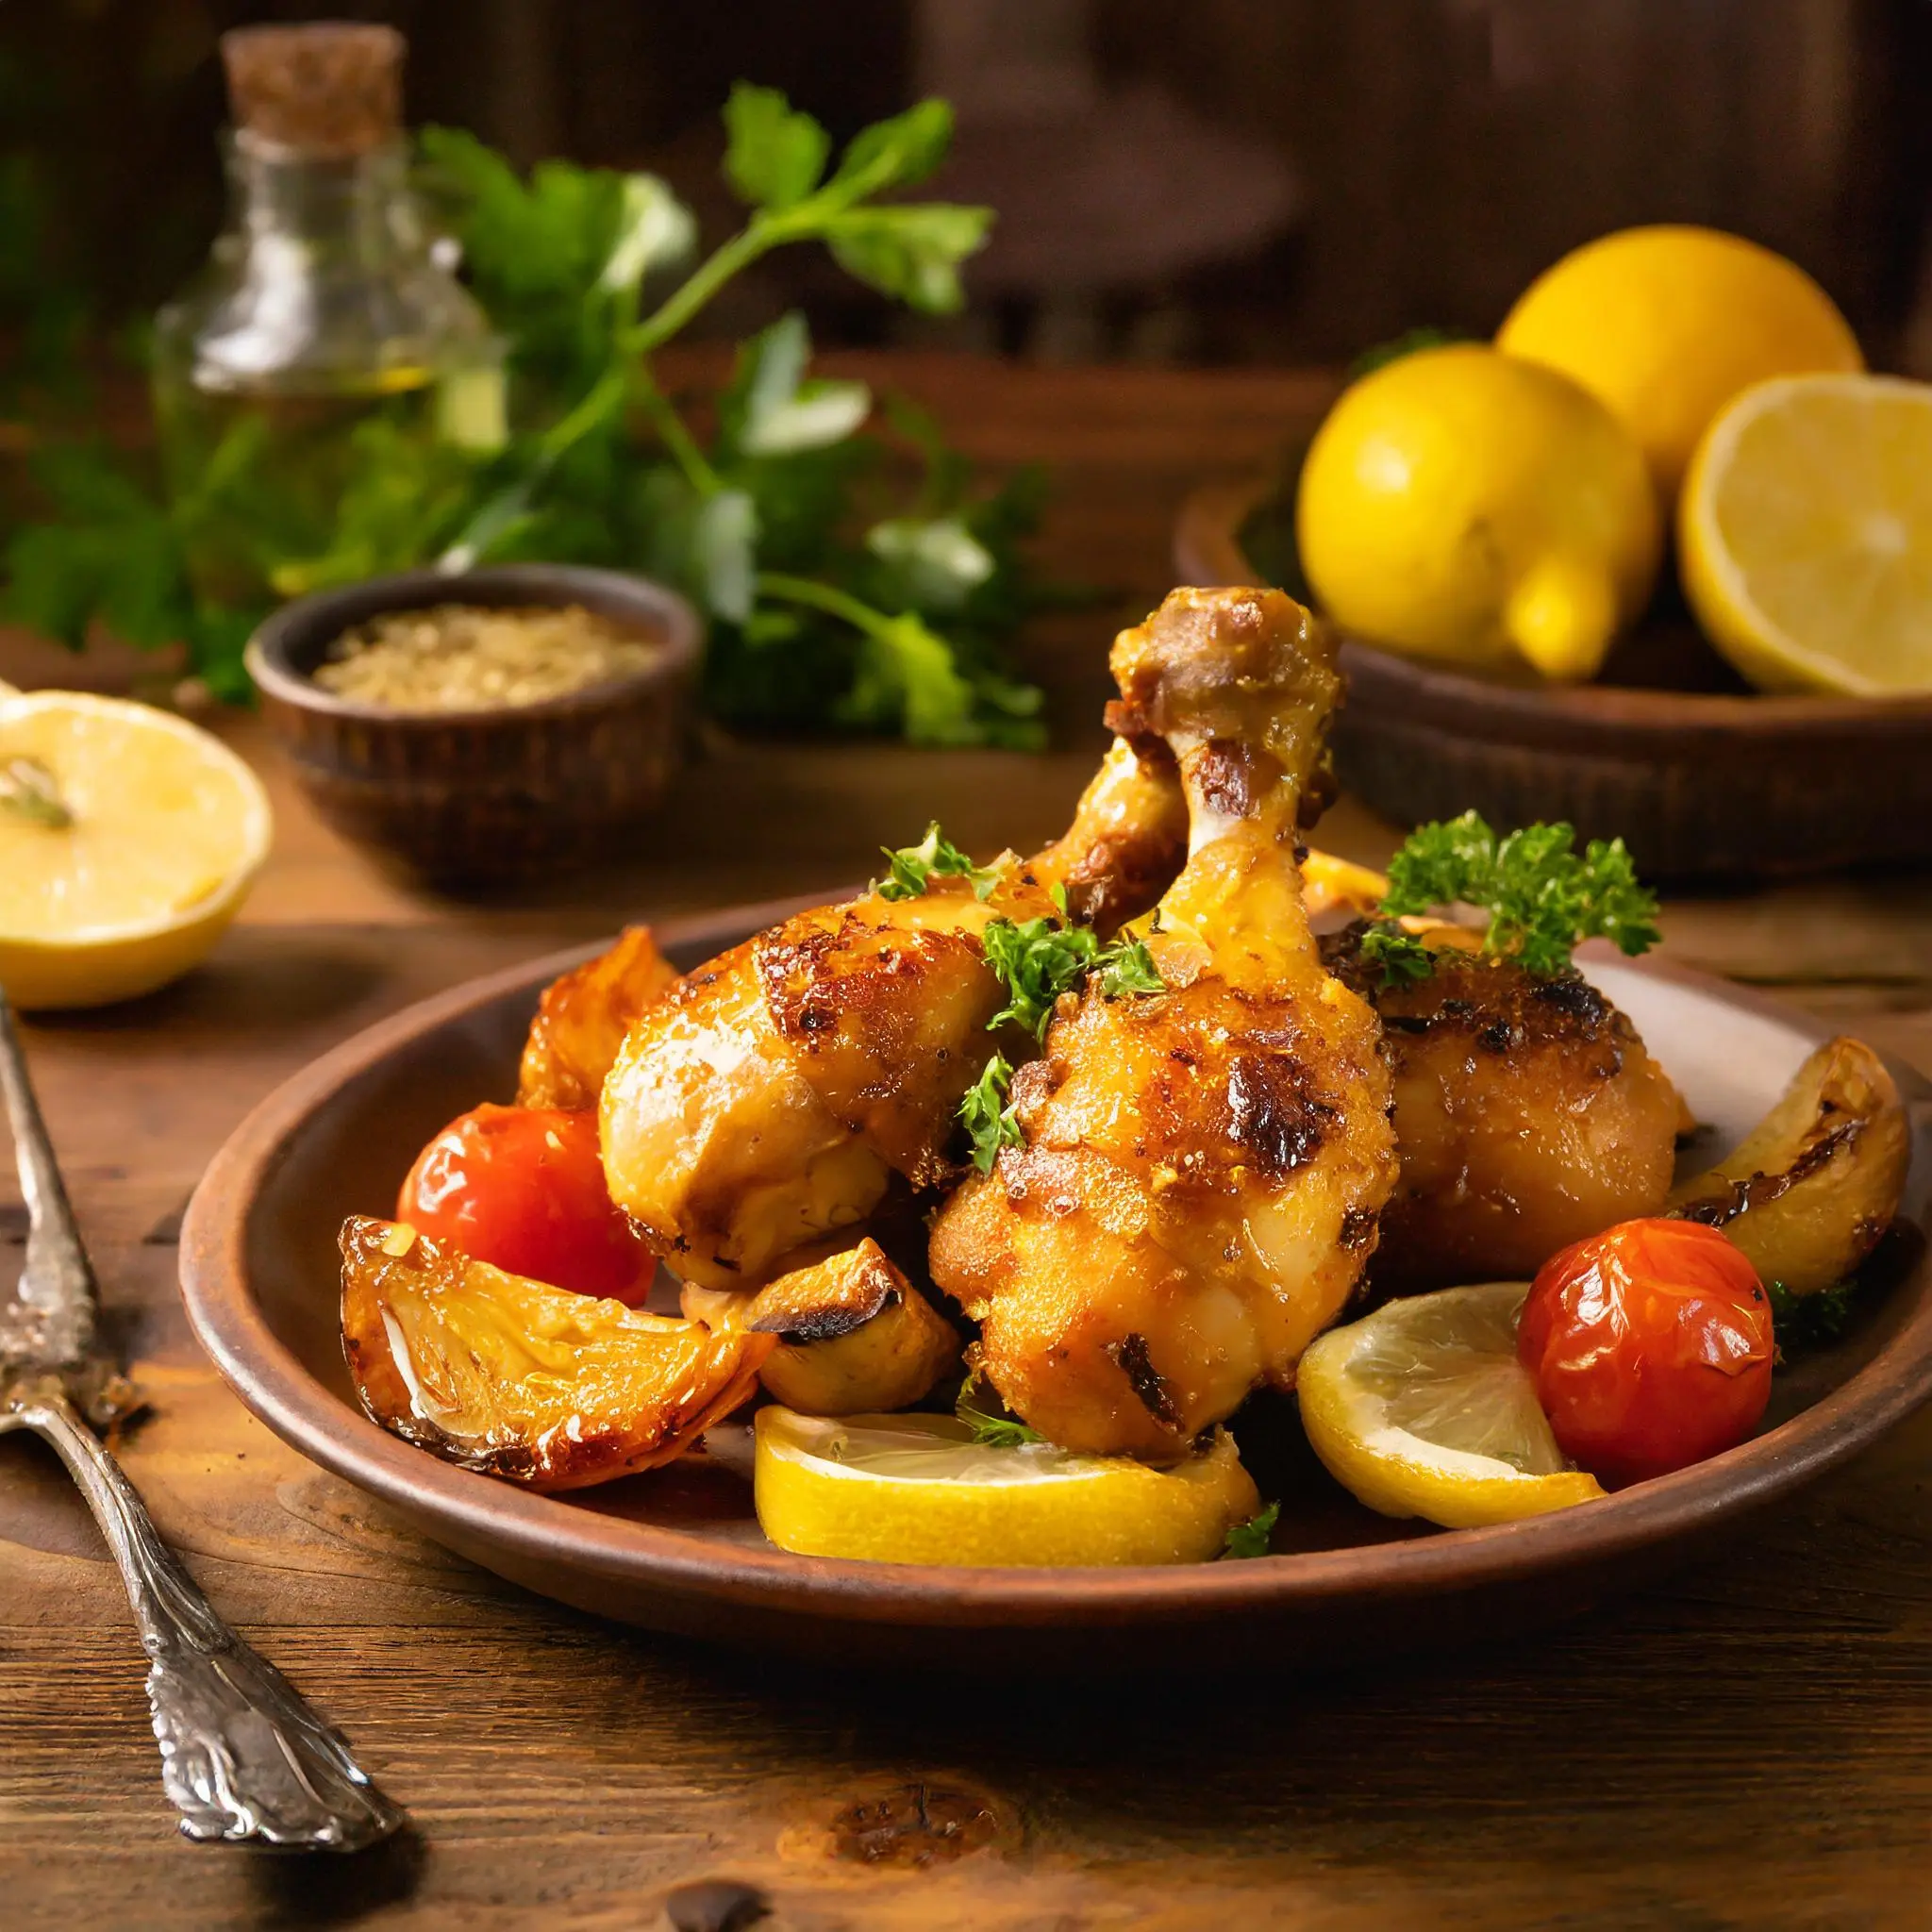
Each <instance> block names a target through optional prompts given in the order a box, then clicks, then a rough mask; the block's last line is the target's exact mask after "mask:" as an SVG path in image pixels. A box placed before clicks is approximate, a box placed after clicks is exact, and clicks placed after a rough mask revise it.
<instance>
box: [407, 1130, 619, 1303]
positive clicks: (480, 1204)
mask: <svg viewBox="0 0 1932 1932" xmlns="http://www.w3.org/2000/svg"><path fill="white" fill-rule="evenodd" d="M396 1219H397V1220H398V1221H407V1222H408V1224H409V1225H410V1226H411V1227H413V1228H415V1229H416V1230H417V1231H418V1232H419V1233H422V1234H426V1235H430V1236H433V1237H436V1238H438V1239H440V1240H443V1241H449V1242H450V1243H451V1244H452V1245H453V1246H455V1247H457V1248H459V1249H460V1250H461V1251H462V1252H463V1253H464V1254H466V1255H468V1256H470V1257H472V1258H473V1259H475V1260H478V1261H489V1262H491V1263H492V1264H493V1265H494V1266H496V1267H498V1268H505V1269H508V1271H509V1273H510V1274H527V1275H528V1276H530V1278H531V1279H532V1280H535V1281H546V1282H548V1283H549V1284H550V1285H551V1287H553V1288H569V1289H575V1291H577V1292H578V1293H579V1294H596V1295H614V1296H615V1297H616V1298H617V1299H618V1300H619V1301H624V1302H630V1303H632V1304H636V1303H638V1302H641V1301H642V1300H643V1298H644V1294H645V1291H647V1290H648V1288H649V1287H650V1284H651V1276H652V1274H653V1273H654V1272H655V1270H656V1265H657V1264H656V1262H655V1261H654V1259H653V1257H652V1256H651V1252H650V1250H649V1249H648V1248H646V1247H645V1246H644V1243H643V1241H642V1240H641V1237H640V1236H639V1234H638V1232H637V1230H636V1229H635V1228H634V1227H633V1226H632V1225H631V1224H630V1222H629V1221H628V1220H627V1219H626V1218H625V1214H624V1212H623V1210H622V1209H621V1208H618V1207H617V1206H616V1204H615V1203H614V1202H612V1200H611V1198H610V1191H609V1189H608V1187H606V1185H605V1182H604V1160H603V1157H602V1155H601V1154H599V1152H598V1149H597V1116H596V1115H595V1114H594V1113H565V1112H563V1111H562V1110H561V1109H560V1108H547V1107H494V1106H491V1107H479V1108H475V1109H474V1110H473V1111H472V1112H469V1113H466V1114H464V1115H462V1116H461V1118H460V1119H458V1120H454V1121H452V1122H451V1123H450V1124H449V1125H448V1126H446V1127H445V1128H443V1130H442V1132H441V1133H440V1134H439V1135H437V1137H436V1139H435V1140H433V1141H430V1143H429V1144H428V1146H426V1147H425V1148H424V1150H423V1152H422V1153H421V1154H419V1155H418V1156H417V1157H416V1164H415V1166H414V1167H412V1168H411V1169H410V1170H409V1177H408V1180H406V1181H405V1182H404V1183H403V1191H402V1195H401V1197H400V1198H399V1200H398V1201H397V1203H396Z"/></svg>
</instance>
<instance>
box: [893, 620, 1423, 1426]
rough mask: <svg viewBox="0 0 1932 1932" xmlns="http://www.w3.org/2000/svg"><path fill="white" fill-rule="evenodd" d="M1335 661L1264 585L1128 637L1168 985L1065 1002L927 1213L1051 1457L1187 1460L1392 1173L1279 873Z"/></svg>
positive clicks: (1312, 1303)
mask: <svg viewBox="0 0 1932 1932" xmlns="http://www.w3.org/2000/svg"><path fill="white" fill-rule="evenodd" d="M1333 654H1334V646H1333V643H1332V641H1331V640H1330V639H1329V637H1328V636H1327V634H1326V633H1325V631H1324V630H1323V629H1322V628H1321V627H1320V626H1319V625H1317V624H1316V623H1315V621H1314V620H1313V619H1312V618H1311V617H1310V616H1309V615H1308V613H1307V611H1305V610H1304V609H1302V608H1301V607H1300V606H1299V605H1297V604H1295V603H1294V602H1292V601H1291V599H1290V598H1288V597H1286V596H1284V595H1282V593H1281V592H1279V591H1251V590H1241V591H1198V590H1180V591H1174V592H1173V593H1172V594H1171V595H1170V596H1169V597H1168V599H1167V601H1166V602H1165V603H1164V604H1163V605H1162V606H1161V607H1160V608H1159V610H1158V611H1157V612H1156V613H1155V614H1154V615H1153V616H1152V617H1151V618H1150V619H1149V620H1148V621H1147V623H1146V624H1145V625H1141V626H1140V627H1139V628H1137V629H1134V630H1128V631H1124V632H1123V633H1122V634H1121V636H1120V638H1119V639H1118V640H1117V641H1116V642H1115V644H1114V651H1113V666H1114V673H1115V675H1116V677H1117V678H1118V679H1119V681H1120V686H1121V691H1122V692H1123V694H1124V704H1123V705H1122V706H1119V707H1115V708H1113V709H1111V710H1110V711H1109V714H1108V716H1109V722H1112V723H1114V724H1116V728H1118V729H1121V730H1122V731H1123V733H1124V735H1126V736H1129V737H1130V738H1136V739H1138V737H1139V736H1140V735H1141V734H1150V733H1151V734H1156V735H1158V737H1159V738H1161V739H1162V740H1164V741H1166V742H1167V743H1168V744H1169V745H1170V746H1171V747H1172V748H1173V750H1174V753H1175V755H1176V757H1177V758H1178V759H1179V765H1180V772H1181V778H1182V782H1183V785H1184V786H1185V788H1186V791H1187V797H1188V805H1189V809H1190V814H1191V849H1190V855H1189V858H1188V861H1187V864H1186V866H1185V867H1184V869H1183V870H1182V872H1181V874H1180V876H1179V877H1178V878H1177V879H1176V880H1175V881H1174V885H1173V886H1172V887H1171V888H1170V889H1169V891H1167V893H1166V894H1165V895H1164V896H1163V898H1162V899H1161V901H1160V905H1159V908H1158V914H1157V915H1156V917H1155V919H1154V920H1153V921H1152V922H1151V923H1147V924H1144V925H1143V926H1138V927H1136V930H1137V931H1140V932H1141V933H1142V935H1143V937H1144V939H1145V942H1146V945H1147V947H1148V950H1149V952H1150V953H1151V954H1152V956H1153V958H1154V960H1155V963H1156V965H1157V966H1158V971H1159V974H1160V977H1161V979H1162V981H1163V982H1164V990H1163V991H1159V992H1154V993H1144V994H1131V993H1130V994H1121V995H1118V996H1116V997H1113V998H1108V996H1107V995H1106V994H1105V992H1104V991H1102V989H1101V987H1100V986H1099V985H1097V984H1096V983H1094V982H1093V981H1091V980H1090V981H1089V983H1088V985H1087V987H1086V988H1085V990H1084V991H1082V992H1080V993H1079V994H1078V995H1077V996H1075V995H1067V996H1064V997H1063V998H1062V1000H1061V1002H1060V1007H1059V1010H1058V1014H1057V1016H1056V1017H1055V1019H1054V1021H1053V1022H1052V1024H1051V1025H1050V1026H1049V1028H1048V1031H1047V1035H1046V1042H1045V1057H1044V1058H1042V1059H1040V1060H1038V1061H1035V1062H1033V1063H1031V1064H1029V1065H1027V1066H1025V1067H1023V1068H1022V1069H1021V1070H1020V1071H1019V1072H1018V1073H1017V1074H1015V1075H1014V1076H1013V1084H1012V1090H1011V1092H1012V1102H1013V1108H1014V1113H1015V1117H1016V1120H1017V1124H1018V1127H1019V1130H1020V1134H1021V1136H1022V1144H1021V1145H1019V1146H1017V1147H1008V1148H1005V1149H1004V1150H1002V1152H1001V1154H1000V1156H999V1158H998V1160H997V1162H996V1164H995V1166H994V1168H993V1170H992V1172H991V1174H987V1175H983V1176H974V1177H972V1178H969V1179H968V1181H967V1182H966V1184H965V1185H964V1186H963V1187H962V1188H961V1189H960V1190H959V1191H958V1192H957V1193H956V1194H954V1195H953V1197H952V1198H951V1199H950V1200H949V1201H948V1202H947V1204H946V1206H945V1207H944V1208H942V1209H941V1212H940V1214H939V1216H938V1218H937V1220H936V1221H935V1223H934V1226H933V1233H932V1242H931V1250H930V1259H931V1265H932V1274H933V1279H934V1280H935V1281H936V1282H937V1283H938V1285H939V1286H940V1287H941V1289H943V1290H945V1291H947V1292H949V1293H951V1294H953V1295H955V1296H957V1297H958V1300H959V1301H960V1302H961V1303H962V1304H963V1306H964V1307H965V1309H966V1312H967V1314H968V1315H969V1316H972V1317H973V1318H974V1319H975V1320H977V1321H979V1322H980V1323H981V1324H982V1327H981V1333H980V1339H979V1341H978V1343H977V1345H976V1350H975V1353H974V1360H975V1363H976V1366H977V1367H978V1368H979V1369H980V1371H981V1372H982V1373H983V1374H985V1375H986V1376H987V1377H988V1378H989V1379H990V1380H991V1382H992V1383H993V1385H994V1386H995V1387H996V1388H997V1389H998V1391H999V1392H1000V1394H1001V1395H1002V1396H1003V1397H1004V1398H1005V1400H1006V1402H1007V1404H1008V1407H1010V1408H1012V1409H1013V1410H1014V1411H1015V1412H1016V1413H1017V1414H1019V1415H1020V1416H1022V1417H1024V1420H1025V1421H1026V1422H1027V1423H1029V1424H1032V1426H1033V1427H1034V1428H1036V1429H1039V1430H1040V1431H1041V1433H1042V1434H1043V1435H1045V1436H1047V1437H1048V1438H1049V1439H1050V1440H1052V1441H1055V1442H1058V1443H1061V1444H1063V1445H1064V1446H1066V1447H1068V1448H1071V1449H1079V1450H1087V1451H1092V1452H1100V1453H1107V1452H1115V1451H1125V1452H1128V1453H1131V1454H1134V1455H1138V1456H1141V1457H1148V1458H1152V1459H1159V1458H1172V1457H1176V1456H1178V1455H1180V1454H1181V1453H1182V1452H1183V1451H1184V1450H1185V1449H1186V1448H1187V1447H1188V1445H1189V1444H1190V1443H1191V1441H1193V1439H1194V1437H1195V1436H1197V1435H1198V1434H1199V1433H1200V1431H1201V1430H1203V1429H1205V1428H1207V1427H1208V1426H1209V1425H1210V1424H1213V1423H1216V1422H1218V1421H1220V1420H1221V1419H1222V1418H1223V1417H1224V1416H1226V1415H1228V1414H1230V1413H1231V1412H1232V1411H1233V1410H1234V1409H1235V1408H1236V1407H1238V1406H1239V1404H1240V1403H1241V1400H1242V1398H1243V1397H1244V1396H1245V1395H1246V1394H1247V1393H1248V1391H1250V1390H1251V1389H1253V1388H1254V1387H1256V1386H1257V1384H1259V1383H1262V1382H1269V1383H1273V1384H1274V1386H1276V1387H1278V1388H1290V1387H1291V1386H1292V1384H1293V1380H1294V1370H1295V1364H1296V1361H1297V1360H1298V1359H1299V1357H1300V1356H1301V1353H1302V1351H1303V1349H1304V1348H1306V1347H1307V1344H1308V1342H1309V1341H1312V1340H1313V1339H1314V1337H1315V1336H1316V1335H1318V1334H1319V1333H1320V1332H1321V1331H1322V1330H1323V1329H1324V1327H1326V1326H1327V1325H1328V1324H1329V1323H1330V1322H1332V1321H1333V1320H1334V1319H1335V1317H1336V1315H1337V1314H1338V1313H1339V1312H1340V1311H1341V1307H1342V1306H1343V1304H1344V1303H1345V1302H1346V1301H1347V1299H1348V1295H1349V1291H1350V1290H1351V1289H1352V1288H1353V1287H1354V1286H1355V1283H1356V1279H1357V1276H1358V1275H1359V1274H1360V1273H1361V1271H1362V1268H1363V1265H1364V1264H1365V1263H1366V1261H1367V1260H1368V1257H1369V1255H1370V1253H1371V1252H1372V1250H1373V1249H1374V1244H1375V1230H1376V1218H1377V1216H1378V1215H1379V1213H1380V1211H1381V1208H1382V1204H1383V1202H1384V1201H1385V1200H1386V1199H1387V1197H1388V1194H1389V1191H1390V1189H1391V1186H1392V1185H1393V1184H1394V1180H1395V1172H1396V1161H1395V1143H1394V1136H1393V1133H1392V1132H1391V1127H1390V1124H1389V1102H1390V1090H1389V1074H1388V1070H1387V1068H1386V1067H1385V1066H1384V1064H1383V1061H1382V1058H1381V1053H1380V1028H1379V1026H1378V1025H1377V1024H1376V1022H1375V1017H1374V1013H1373V1012H1372V1011H1371V1010H1370V1009H1369V1008H1368V1007H1367V1006H1366V1005H1365V1004H1364V1002H1363V1001H1362V1000H1361V999H1359V998H1358V997H1357V995H1356V994H1355V993H1353V992H1351V991H1349V990H1348V989H1347V988H1346V987H1344V986H1343V985H1341V983H1340V982H1339V981H1338V980H1336V979H1334V978H1332V977H1331V976H1330V975H1329V974H1327V973H1326V972H1325V971H1324V968H1323V966H1322V963H1321V960H1320V958H1319V957H1318V955H1317V952H1316V947H1315V941H1314V940H1313V938H1312V936H1311V935H1310V933H1309V930H1308V922H1307V912H1306V910H1305V908H1304V906H1303V903H1302V896H1301V879H1300V875H1299V873H1298V870H1297V867H1296V862H1295V856H1294V855H1295V844H1296V820H1297V814H1298V808H1299V807H1300V804H1301V800H1302V793H1303V788H1304V785H1305V784H1306V782H1307V779H1308V777H1309V774H1311V773H1312V772H1313V771H1314V770H1315V769H1316V766H1317V762H1318V759H1319V758H1320V755H1321V750H1322V744H1323V740H1324V736H1325V734H1326V731H1327V726H1328V720H1329V717H1330V714H1331V712H1332V711H1333V709H1334V707H1335V703H1336V699H1337V695H1338V691H1339V685H1338V680H1337V677H1336V674H1335V670H1334V655H1333Z"/></svg>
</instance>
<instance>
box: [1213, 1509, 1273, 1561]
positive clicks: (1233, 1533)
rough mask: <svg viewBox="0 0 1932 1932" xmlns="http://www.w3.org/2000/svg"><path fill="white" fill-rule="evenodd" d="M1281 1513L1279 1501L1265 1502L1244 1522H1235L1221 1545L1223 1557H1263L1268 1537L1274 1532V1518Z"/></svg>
mask: <svg viewBox="0 0 1932 1932" xmlns="http://www.w3.org/2000/svg"><path fill="white" fill-rule="evenodd" d="M1280 1514H1281V1505H1280V1504H1279V1503H1269V1504H1265V1505H1264V1506H1263V1507H1261V1508H1259V1509H1257V1511H1256V1512H1255V1513H1254V1515H1252V1516H1251V1517H1249V1518H1248V1520H1247V1521H1246V1522H1245V1523H1237V1524H1235V1526H1234V1527H1233V1528H1232V1529H1231V1530H1229V1531H1228V1533H1227V1536H1226V1538H1225V1540H1224V1541H1223V1543H1222V1546H1221V1554H1222V1555H1223V1556H1224V1557H1265V1556H1266V1555H1267V1554H1268V1539H1269V1538H1270V1537H1271V1536H1272V1535H1273V1534H1274V1523H1275V1519H1276V1518H1277V1517H1278V1516H1279V1515H1280Z"/></svg>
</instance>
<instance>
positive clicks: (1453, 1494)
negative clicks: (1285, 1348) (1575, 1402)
mask: <svg viewBox="0 0 1932 1932" xmlns="http://www.w3.org/2000/svg"><path fill="white" fill-rule="evenodd" d="M1527 1292H1528V1287H1527V1284H1526V1283H1524V1282H1521V1281H1492V1282H1489V1283H1486V1284H1485V1285H1484V1286H1483V1287H1480V1288H1445V1289H1443V1290H1441V1291H1440V1292H1439V1293H1436V1294H1422V1295H1415V1296H1412V1297H1410V1298H1409V1299H1407V1300H1406V1301H1393V1302H1390V1303H1388V1304H1387V1305H1386V1306H1385V1307H1380V1308H1377V1309H1376V1310H1375V1312H1374V1314H1373V1315H1370V1316H1367V1317H1365V1318H1364V1319H1363V1320H1362V1321H1359V1322H1355V1323H1351V1324H1349V1326H1347V1327H1346V1328H1336V1329H1332V1330H1330V1332H1329V1333H1328V1334H1326V1335H1324V1336H1323V1337H1322V1338H1321V1340H1320V1341H1317V1342H1315V1343H1314V1345H1313V1346H1312V1347H1311V1348H1309V1350H1308V1352H1307V1354H1306V1355H1305V1356H1303V1357H1302V1360H1301V1368H1300V1370H1299V1371H1298V1372H1297V1375H1296V1382H1295V1387H1296V1389H1297V1390H1298V1391H1299V1393H1300V1396H1301V1406H1302V1425H1303V1426H1304V1427H1305V1428H1306V1429H1307V1432H1308V1441H1309V1442H1310V1443H1312V1444H1313V1445H1314V1450H1315V1454H1316V1455H1317V1456H1319V1457H1321V1458H1322V1460H1323V1461H1324V1463H1325V1464H1326V1465H1327V1468H1328V1473H1329V1474H1331V1475H1332V1476H1334V1478H1335V1479H1336V1481H1337V1482H1339V1483H1340V1484H1341V1486H1342V1487H1343V1488H1344V1489H1345V1490H1347V1491H1349V1492H1350V1494H1351V1495H1353V1496H1354V1497H1355V1498H1356V1499H1357V1501H1358V1502H1362V1503H1366V1504H1367V1505H1368V1506H1369V1507H1370V1508H1371V1509H1376V1510H1379V1511H1380V1512H1381V1513H1382V1514H1383V1515H1384V1516H1421V1517H1424V1518H1425V1519H1426V1520H1427V1521H1428V1522H1430V1523H1440V1524H1442V1525H1443V1527H1445V1528H1447V1529H1472V1528H1474V1527H1476V1526H1477V1525H1478V1524H1485V1523H1508V1522H1511V1521H1513V1520H1514V1519H1515V1518H1517V1517H1519V1516H1540V1515H1541V1514H1542V1513H1543V1512H1544V1511H1545V1510H1548V1509H1565V1508H1568V1507H1569V1506H1570V1505H1571V1504H1573V1503H1587V1502H1589V1501H1590V1500H1591V1498H1592V1497H1594V1496H1601V1495H1602V1494H1603V1491H1602V1490H1601V1489H1599V1488H1598V1486H1597V1482H1596V1478H1595V1477H1594V1476H1590V1475H1584V1474H1581V1473H1580V1472H1578V1471H1576V1470H1573V1469H1571V1468H1570V1467H1569V1466H1568V1465H1567V1464H1566V1463H1565V1462H1564V1460H1563V1452H1562V1451H1561V1450H1560V1449H1558V1448H1557V1439H1556V1438H1555V1437H1554V1436H1553V1435H1552V1434H1551V1433H1550V1425H1549V1423H1548V1422H1547V1421H1546V1420H1545V1419H1544V1416H1543V1412H1542V1409H1541V1407H1539V1406H1538V1403H1537V1399H1536V1388H1535V1385H1534V1383H1532V1381H1531V1380H1530V1375H1529V1371H1528V1370H1527V1369H1525V1368H1524V1366H1523V1364H1522V1363H1521V1362H1519V1361H1518V1360H1517V1359H1516V1318H1517V1316H1518V1315H1519V1314H1520V1313H1521V1312H1522V1308H1523V1298H1524V1295H1525V1294H1526V1293H1527Z"/></svg>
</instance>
